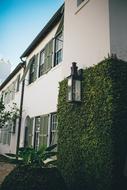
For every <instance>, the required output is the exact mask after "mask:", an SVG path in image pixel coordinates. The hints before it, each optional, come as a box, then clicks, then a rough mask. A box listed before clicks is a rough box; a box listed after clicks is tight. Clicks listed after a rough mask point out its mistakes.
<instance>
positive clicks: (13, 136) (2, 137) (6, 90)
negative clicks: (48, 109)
mask: <svg viewBox="0 0 127 190" xmlns="http://www.w3.org/2000/svg"><path fill="white" fill-rule="evenodd" d="M23 70H24V64H22V63H20V64H19V65H18V66H17V67H16V68H15V70H14V71H13V72H12V73H11V74H10V75H9V76H8V78H7V79H6V80H5V81H4V82H3V83H2V85H1V86H0V96H1V97H2V99H3V103H4V105H5V109H6V111H12V108H14V106H15V107H16V108H17V109H20V102H21V92H22V84H21V83H20V79H21V77H22V75H23ZM18 126H19V119H16V120H15V122H12V121H8V122H7V123H6V125H5V126H4V127H2V128H0V153H2V154H4V153H15V152H16V148H17V136H18Z"/></svg>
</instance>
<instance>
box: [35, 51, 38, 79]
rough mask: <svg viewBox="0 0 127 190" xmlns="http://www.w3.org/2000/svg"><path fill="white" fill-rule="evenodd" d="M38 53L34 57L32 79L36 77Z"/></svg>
mask: <svg viewBox="0 0 127 190" xmlns="http://www.w3.org/2000/svg"><path fill="white" fill-rule="evenodd" d="M37 66H38V54H36V55H35V58H34V81H35V80H36V79H37Z"/></svg>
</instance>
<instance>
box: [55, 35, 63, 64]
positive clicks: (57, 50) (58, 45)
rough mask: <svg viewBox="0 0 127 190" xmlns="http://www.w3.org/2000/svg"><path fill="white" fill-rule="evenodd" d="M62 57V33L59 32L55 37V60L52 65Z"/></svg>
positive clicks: (57, 62)
mask: <svg viewBox="0 0 127 190" xmlns="http://www.w3.org/2000/svg"><path fill="white" fill-rule="evenodd" d="M62 57H63V33H62V32H61V33H60V34H59V35H58V36H56V38H55V62H54V66H56V65H58V64H59V63H60V62H61V61H62Z"/></svg>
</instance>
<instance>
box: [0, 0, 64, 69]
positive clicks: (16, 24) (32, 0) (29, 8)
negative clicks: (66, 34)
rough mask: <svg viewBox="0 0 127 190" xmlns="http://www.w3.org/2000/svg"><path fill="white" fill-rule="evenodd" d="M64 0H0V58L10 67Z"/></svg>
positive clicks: (14, 64) (18, 60)
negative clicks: (9, 64)
mask: <svg viewBox="0 0 127 190" xmlns="http://www.w3.org/2000/svg"><path fill="white" fill-rule="evenodd" d="M63 2H64V0H0V58H4V59H6V60H10V62H11V64H12V68H14V67H15V66H16V65H17V64H18V63H19V62H20V59H19V57H20V56H21V54H22V53H23V52H24V50H25V49H26V48H27V47H28V45H29V44H30V43H31V42H32V40H33V39H34V38H35V37H36V35H37V34H38V33H39V32H40V31H41V29H42V28H43V27H44V25H45V24H46V23H47V22H48V20H49V19H50V18H51V17H52V16H53V14H54V13H55V12H56V11H57V9H58V8H59V7H60V6H61V5H62V3H63Z"/></svg>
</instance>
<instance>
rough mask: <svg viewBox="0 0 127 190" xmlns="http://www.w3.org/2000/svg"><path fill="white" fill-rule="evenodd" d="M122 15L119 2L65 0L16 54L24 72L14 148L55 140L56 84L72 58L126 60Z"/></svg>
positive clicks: (88, 62)
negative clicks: (21, 62)
mask: <svg viewBox="0 0 127 190" xmlns="http://www.w3.org/2000/svg"><path fill="white" fill-rule="evenodd" d="M125 18H127V1H125V0H65V4H64V5H63V6H62V7H61V8H60V9H59V10H58V11H57V12H56V13H55V15H54V16H53V17H52V18H51V20H50V21H49V22H48V23H47V25H46V26H45V27H44V28H43V29H42V31H41V32H40V33H39V34H38V36H37V37H36V38H35V39H34V40H33V42H32V43H31V44H30V46H29V47H28V48H27V49H26V50H25V52H24V53H23V54H22V55H21V58H22V59H24V60H26V71H25V73H24V76H23V78H25V90H24V100H23V116H22V127H21V129H22V130H21V135H20V137H21V138H20V146H31V145H32V146H34V147H35V148H38V147H40V146H42V145H46V146H48V145H50V144H54V143H56V142H57V115H56V113H57V100H58V91H59V82H60V81H61V80H63V79H64V78H66V77H67V76H69V75H70V67H71V64H72V62H77V65H78V67H79V68H85V67H89V66H92V65H94V64H97V63H99V62H100V61H102V60H103V59H104V58H105V57H108V54H109V55H111V54H117V56H118V58H120V59H123V60H125V61H127V54H126V51H127V39H126V34H127V23H126V19H125ZM22 80H23V79H22Z"/></svg>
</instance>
